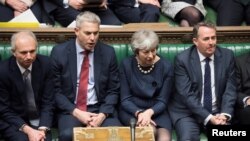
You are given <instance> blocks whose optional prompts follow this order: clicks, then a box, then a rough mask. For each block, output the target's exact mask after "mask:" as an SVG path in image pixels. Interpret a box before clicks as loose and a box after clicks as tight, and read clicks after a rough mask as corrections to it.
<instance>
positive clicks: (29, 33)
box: [11, 31, 38, 52]
mask: <svg viewBox="0 0 250 141" xmlns="http://www.w3.org/2000/svg"><path fill="white" fill-rule="evenodd" d="M23 35H27V36H30V37H31V38H33V39H34V41H35V42H36V46H37V45H38V43H37V38H36V35H35V34H34V33H33V32H32V31H20V32H17V33H14V34H13V35H12V36H11V51H12V52H14V51H15V50H16V40H17V39H18V38H25V36H23Z"/></svg>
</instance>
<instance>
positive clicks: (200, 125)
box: [169, 23, 237, 141]
mask: <svg viewBox="0 0 250 141" xmlns="http://www.w3.org/2000/svg"><path fill="white" fill-rule="evenodd" d="M193 43H194V45H193V46H191V47H190V48H188V49H186V50H184V51H183V52H181V53H180V54H178V55H177V56H176V58H175V68H174V70H175V71H174V76H175V87H176V93H175V94H173V97H172V99H171V101H170V103H169V113H170V116H171V119H172V122H173V124H174V128H175V131H176V133H177V140H178V141H187V140H189V141H200V132H201V131H202V130H204V131H206V130H205V128H204V127H206V126H207V125H209V124H211V125H226V124H229V122H230V120H231V118H232V117H233V114H234V106H235V102H236V99H237V93H236V81H235V60H234V55H233V52H232V50H229V49H225V48H220V47H218V46H216V43H217V37H216V28H215V26H214V25H212V24H208V23H198V24H197V25H195V26H194V29H193Z"/></svg>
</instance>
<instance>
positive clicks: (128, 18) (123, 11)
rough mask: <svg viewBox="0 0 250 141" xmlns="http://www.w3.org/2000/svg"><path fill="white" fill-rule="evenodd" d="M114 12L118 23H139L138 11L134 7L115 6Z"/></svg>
mask: <svg viewBox="0 0 250 141" xmlns="http://www.w3.org/2000/svg"><path fill="white" fill-rule="evenodd" d="M114 11H115V14H116V16H117V17H118V18H119V19H120V21H122V22H124V23H139V22H140V9H139V8H136V7H125V6H115V5H114Z"/></svg>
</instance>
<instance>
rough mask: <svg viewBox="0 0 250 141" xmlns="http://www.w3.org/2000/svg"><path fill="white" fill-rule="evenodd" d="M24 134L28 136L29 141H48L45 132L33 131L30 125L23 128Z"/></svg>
mask: <svg viewBox="0 0 250 141" xmlns="http://www.w3.org/2000/svg"><path fill="white" fill-rule="evenodd" d="M23 132H24V133H25V134H27V135H28V138H29V141H45V139H46V135H45V133H44V132H43V131H39V130H36V129H33V128H31V127H30V126H28V125H25V126H24V127H23Z"/></svg>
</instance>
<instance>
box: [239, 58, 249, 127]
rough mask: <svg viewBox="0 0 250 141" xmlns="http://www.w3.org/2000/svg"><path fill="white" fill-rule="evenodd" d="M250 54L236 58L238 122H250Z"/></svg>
mask: <svg viewBox="0 0 250 141" xmlns="http://www.w3.org/2000/svg"><path fill="white" fill-rule="evenodd" d="M249 66H250V54H249V53H248V54H245V55H243V56H240V57H237V58H236V81H237V92H238V97H237V98H238V99H237V102H236V109H235V116H236V123H239V124H248V125H249V124H250V120H249V118H250V78H249V77H250V67H249Z"/></svg>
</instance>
